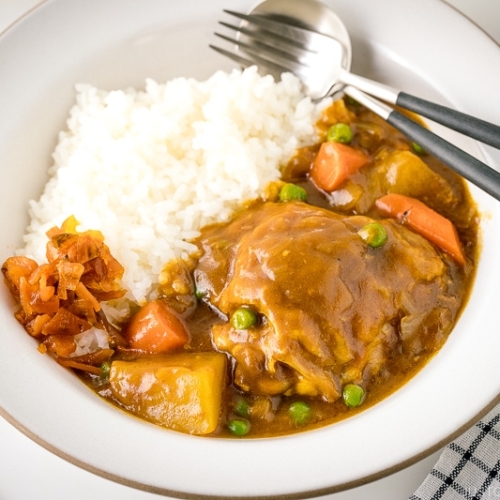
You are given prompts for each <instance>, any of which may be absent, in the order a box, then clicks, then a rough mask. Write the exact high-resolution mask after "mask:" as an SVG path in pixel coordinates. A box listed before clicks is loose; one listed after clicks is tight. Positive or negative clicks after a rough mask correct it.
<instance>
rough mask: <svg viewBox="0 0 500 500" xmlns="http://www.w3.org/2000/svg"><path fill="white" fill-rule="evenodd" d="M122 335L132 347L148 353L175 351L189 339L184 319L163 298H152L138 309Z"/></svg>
mask: <svg viewBox="0 0 500 500" xmlns="http://www.w3.org/2000/svg"><path fill="white" fill-rule="evenodd" d="M124 336H125V338H126V339H127V340H128V341H129V343H130V347H131V348H132V349H139V350H141V351H145V352H148V353H150V354H159V353H165V352H170V351H175V350H176V349H179V348H180V347H182V346H183V345H184V344H186V342H187V341H188V340H189V334H188V330H187V327H186V325H185V323H184V321H183V320H182V318H181V317H180V316H178V314H177V313H176V312H175V311H174V310H173V309H171V308H170V307H168V306H167V304H166V303H165V302H164V301H163V300H153V301H151V302H149V303H148V304H146V305H145V306H144V307H142V308H141V309H139V311H138V312H137V313H136V314H135V315H134V316H132V318H131V320H130V321H129V323H128V324H127V326H126V328H125V331H124Z"/></svg>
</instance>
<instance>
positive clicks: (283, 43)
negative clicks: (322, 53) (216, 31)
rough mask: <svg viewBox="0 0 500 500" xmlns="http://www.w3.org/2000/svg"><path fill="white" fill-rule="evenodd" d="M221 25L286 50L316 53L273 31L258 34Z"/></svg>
mask: <svg viewBox="0 0 500 500" xmlns="http://www.w3.org/2000/svg"><path fill="white" fill-rule="evenodd" d="M219 24H221V25H222V26H225V27H226V28H229V29H231V30H233V31H237V32H238V33H242V34H243V35H246V36H248V37H249V38H255V37H256V36H260V37H262V38H265V39H266V40H273V42H275V43H276V46H278V47H281V48H285V47H290V46H292V47H295V48H297V49H299V50H304V51H306V52H316V51H314V50H311V48H310V47H308V46H306V45H304V44H303V43H301V42H299V41H297V40H293V39H291V38H287V37H284V36H283V35H279V34H277V33H275V32H273V31H269V30H266V29H265V28H261V29H260V30H259V31H258V32H257V31H254V30H249V29H247V28H245V27H243V26H235V25H234V24H229V23H225V22H224V21H219Z"/></svg>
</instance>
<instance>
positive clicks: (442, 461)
mask: <svg viewBox="0 0 500 500" xmlns="http://www.w3.org/2000/svg"><path fill="white" fill-rule="evenodd" d="M479 499H481V500H493V499H496V500H500V404H499V405H497V406H496V407H495V408H494V409H493V410H491V411H490V412H489V413H488V414H487V415H486V416H485V417H484V418H482V419H481V420H480V421H479V422H478V423H477V424H476V425H474V426H473V427H472V428H471V429H469V430H468V431H467V432H465V433H464V434H462V435H461V436H460V437H459V438H457V439H456V440H455V441H453V442H452V443H450V444H449V445H448V446H447V447H446V448H445V449H444V450H443V453H442V454H441V456H440V458H439V460H438V462H437V463H436V465H435V466H434V467H433V468H432V470H431V472H430V473H429V475H428V476H427V477H426V479H425V480H424V482H423V483H422V484H421V485H420V487H419V488H418V490H417V491H416V492H415V494H414V495H412V496H411V497H410V498H409V500H479Z"/></svg>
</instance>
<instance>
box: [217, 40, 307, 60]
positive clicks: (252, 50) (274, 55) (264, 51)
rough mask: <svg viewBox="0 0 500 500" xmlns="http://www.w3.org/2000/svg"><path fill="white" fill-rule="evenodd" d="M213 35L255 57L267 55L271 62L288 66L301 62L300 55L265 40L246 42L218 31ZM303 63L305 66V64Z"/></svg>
mask: <svg viewBox="0 0 500 500" xmlns="http://www.w3.org/2000/svg"><path fill="white" fill-rule="evenodd" d="M214 35H216V36H218V37H219V38H222V39H223V40H226V42H229V43H233V44H234V45H236V46H237V47H238V48H240V49H241V50H243V51H244V52H247V53H249V54H251V55H252V56H253V57H255V55H260V56H263V57H264V56H267V57H265V58H266V60H267V59H268V58H271V59H272V60H273V62H275V63H277V64H280V65H282V66H284V65H285V64H286V65H287V66H290V63H292V64H299V65H300V64H302V62H301V60H300V57H298V56H296V55H295V54H293V53H292V52H288V51H286V50H281V49H278V48H276V47H274V46H272V45H269V44H267V43H265V42H261V41H260V40H255V41H252V43H251V44H248V43H245V42H244V41H242V40H240V39H238V38H231V37H229V36H226V35H222V34H220V33H214ZM303 65H304V66H305V64H303Z"/></svg>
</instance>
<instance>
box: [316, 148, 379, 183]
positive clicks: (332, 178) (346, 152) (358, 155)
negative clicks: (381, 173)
mask: <svg viewBox="0 0 500 500" xmlns="http://www.w3.org/2000/svg"><path fill="white" fill-rule="evenodd" d="M369 160H370V159H369V157H368V156H367V155H366V154H365V153H363V152H362V151H360V150H358V149H354V148H353V147H352V146H348V145H346V144H342V143H340V142H324V143H323V144H321V147H320V150H319V151H318V154H317V155H316V158H315V160H314V162H313V164H312V167H311V178H312V180H313V181H314V183H315V184H316V186H317V187H318V188H320V189H323V190H325V191H334V190H335V189H337V188H338V187H339V186H340V184H342V182H344V181H345V180H346V179H347V178H348V177H349V176H351V175H352V174H354V173H356V172H357V171H358V170H359V169H360V168H361V167H363V166H364V165H366V164H367V163H368V162H369Z"/></svg>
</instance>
